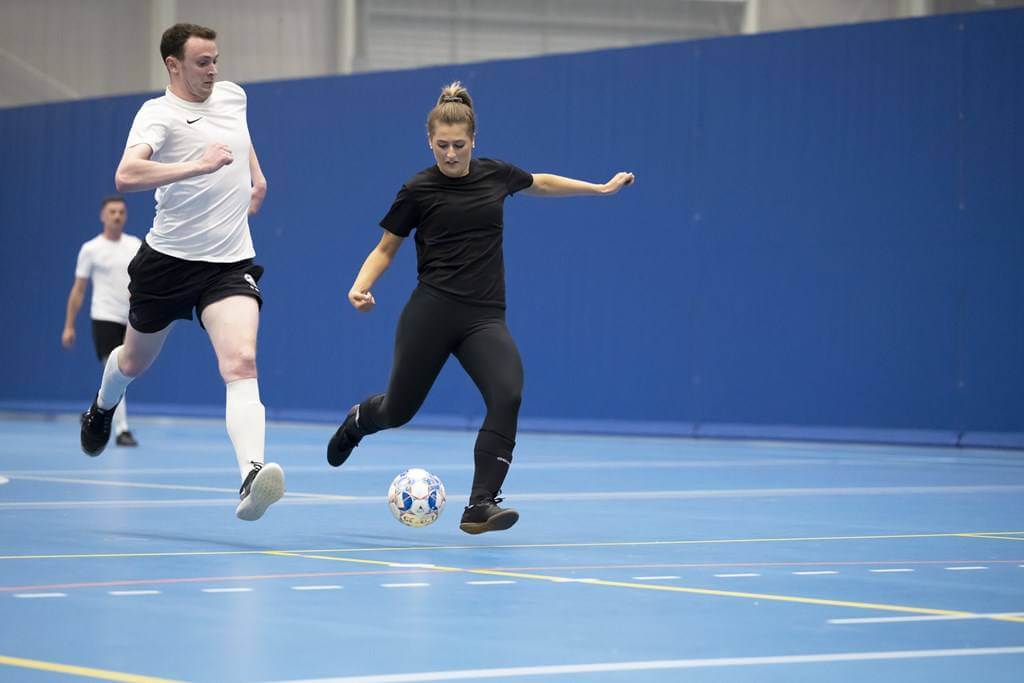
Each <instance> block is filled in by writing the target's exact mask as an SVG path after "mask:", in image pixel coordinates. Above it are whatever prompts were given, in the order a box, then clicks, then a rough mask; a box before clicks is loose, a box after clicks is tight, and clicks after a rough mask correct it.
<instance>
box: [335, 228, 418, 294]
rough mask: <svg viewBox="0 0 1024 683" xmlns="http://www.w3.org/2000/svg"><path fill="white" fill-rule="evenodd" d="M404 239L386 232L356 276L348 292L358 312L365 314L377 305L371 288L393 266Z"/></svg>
mask: <svg viewBox="0 0 1024 683" xmlns="http://www.w3.org/2000/svg"><path fill="white" fill-rule="evenodd" d="M403 239H405V238H404V237H399V236H398V235H396V234H394V233H392V232H388V231H387V230H385V231H384V236H383V237H381V238H380V242H378V243H377V246H376V247H374V248H373V251H371V252H370V255H369V256H367V257H366V260H365V261H363V266H362V267H361V268H360V269H359V274H358V275H356V281H355V282H353V283H352V289H350V290H349V292H348V300H349V302H350V303H351V304H352V305H353V306H354V307H355V309H356V310H357V311H361V312H363V313H365V312H367V311H369V310H370V309H372V308H373V305H374V304H375V303H377V301H376V300H375V299H374V298H373V294H372V293H370V288H371V287H373V285H374V283H376V282H377V279H378V278H379V277H380V276H381V275H382V274H383V273H384V271H385V270H387V269H388V266H390V265H391V260H392V259H393V258H394V257H395V254H397V253H398V248H399V247H400V246H402V240H403Z"/></svg>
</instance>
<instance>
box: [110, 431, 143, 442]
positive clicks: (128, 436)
mask: <svg viewBox="0 0 1024 683" xmlns="http://www.w3.org/2000/svg"><path fill="white" fill-rule="evenodd" d="M114 443H116V444H117V445H118V446H138V445H139V442H138V441H136V440H135V437H134V436H132V433H131V432H130V431H128V430H127V429H126V430H124V431H123V432H121V433H120V434H118V435H117V438H116V439H114Z"/></svg>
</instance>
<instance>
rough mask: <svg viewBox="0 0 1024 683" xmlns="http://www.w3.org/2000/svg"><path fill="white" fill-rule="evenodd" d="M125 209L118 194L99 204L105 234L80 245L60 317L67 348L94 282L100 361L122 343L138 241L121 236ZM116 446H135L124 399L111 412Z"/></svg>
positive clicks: (92, 311) (93, 315)
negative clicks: (130, 276)
mask: <svg viewBox="0 0 1024 683" xmlns="http://www.w3.org/2000/svg"><path fill="white" fill-rule="evenodd" d="M127 217H128V209H127V207H126V205H125V203H124V197H122V196H121V195H110V196H109V197H106V198H104V199H103V203H102V204H101V205H100V222H101V223H103V232H102V233H101V234H99V235H97V236H96V237H94V238H92V239H91V240H89V241H88V242H86V243H85V244H83V245H82V248H81V249H79V251H78V263H77V265H76V266H75V283H74V284H73V285H72V286H71V293H70V294H69V295H68V307H67V315H66V317H65V318H64V332H63V334H61V343H62V344H63V345H64V348H66V349H70V348H71V347H73V346H74V345H75V318H76V317H77V316H78V311H79V309H81V308H82V302H83V301H84V300H85V289H86V287H88V285H89V280H92V305H91V306H90V317H91V318H92V342H93V346H95V347H96V357H97V358H99V360H100V362H101V363H104V364H105V363H106V362H107V356H109V355H110V352H111V351H113V350H114V349H115V348H117V347H118V346H120V345H121V344H122V343H123V342H124V334H125V331H126V329H127V327H126V326H127V325H128V264H129V263H131V260H132V259H133V258H134V257H135V254H136V253H137V252H138V251H139V245H141V244H142V241H141V240H140V239H139V238H138V237H135V236H133V235H128V234H125V232H124V223H125V220H127ZM113 431H114V434H116V435H117V438H116V439H115V440H114V442H115V443H116V444H117V445H118V446H138V445H139V444H138V442H137V441H136V440H135V437H134V436H133V435H132V433H131V431H130V430H129V429H128V413H127V410H126V407H125V400H124V399H123V398H122V399H121V402H120V403H119V404H117V409H116V410H115V411H114V419H113Z"/></svg>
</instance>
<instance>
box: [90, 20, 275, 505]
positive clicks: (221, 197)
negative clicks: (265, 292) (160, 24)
mask: <svg viewBox="0 0 1024 683" xmlns="http://www.w3.org/2000/svg"><path fill="white" fill-rule="evenodd" d="M216 37H217V34H216V32H215V31H213V30H212V29H209V28H206V27H203V26H196V25H194V24H176V25H174V26H172V27H171V28H169V29H167V30H166V31H165V32H164V34H163V37H162V38H161V40H160V54H161V56H162V57H163V61H164V66H165V67H166V68H167V72H168V75H169V77H170V85H169V86H168V87H167V90H166V92H165V93H164V94H163V96H161V97H157V98H155V99H151V100H148V101H147V102H145V103H144V104H143V105H142V108H141V109H139V112H138V114H136V115H135V121H134V122H133V123H132V128H131V131H130V132H129V133H128V142H127V144H126V145H125V151H124V156H123V157H122V158H121V163H120V164H119V165H118V167H117V173H116V175H115V177H114V181H115V184H116V185H117V189H118V190H119V191H121V192H138V191H142V190H152V189H155V190H156V216H155V218H154V220H153V228H152V229H151V230H150V231H149V233H148V234H147V235H146V241H145V243H143V245H142V246H141V248H140V249H139V253H138V255H137V256H136V257H135V259H134V260H133V261H132V263H131V266H130V267H129V269H128V274H129V276H130V277H131V282H130V284H129V287H128V289H129V292H130V294H131V296H130V310H129V313H128V332H127V334H126V335H125V340H124V344H123V345H122V346H119V347H117V348H116V349H114V350H113V351H111V353H110V356H109V358H108V359H107V364H106V367H105V368H104V371H103V381H102V383H101V385H100V389H99V392H98V393H97V395H96V399H95V400H94V401H93V403H92V405H91V406H90V407H89V410H87V411H86V412H85V413H84V414H83V416H82V450H83V451H85V453H86V454H87V455H91V456H96V455H99V454H100V453H101V452H102V451H103V449H104V447H105V446H106V444H107V442H108V441H109V440H110V430H111V420H112V418H113V414H114V411H115V408H116V407H117V404H118V402H119V401H120V400H121V399H122V397H123V396H124V391H125V388H126V387H127V386H128V384H129V383H130V382H131V381H132V380H134V379H135V378H136V377H138V376H139V375H141V374H142V373H143V372H145V371H146V369H147V368H149V366H150V365H151V364H152V363H153V361H154V360H155V359H156V357H157V355H159V353H160V349H161V348H162V347H163V344H164V341H165V340H166V339H167V335H168V334H169V333H170V331H171V327H172V326H173V324H174V321H176V320H192V312H193V310H195V312H196V315H197V317H198V318H199V324H200V325H201V326H202V327H203V328H205V329H206V332H207V334H208V335H209V337H210V342H211V343H212V344H213V350H214V353H215V354H216V356H217V365H218V368H219V370H220V375H221V377H222V379H223V380H224V383H225V385H226V387H227V397H226V402H227V408H226V411H225V418H226V423H227V432H228V436H229V437H230V438H231V443H232V445H233V446H234V449H235V456H236V459H237V461H238V468H239V474H240V476H241V480H242V486H241V488H240V489H239V498H240V502H239V504H238V507H237V508H236V510H235V514H236V515H237V516H238V518H239V519H243V520H247V521H251V520H255V519H259V518H260V517H262V516H263V513H264V512H265V511H266V509H267V507H269V506H270V505H272V504H273V503H275V502H277V501H278V500H280V498H281V496H283V495H284V471H283V470H282V469H281V466H280V465H277V464H276V463H264V461H263V448H264V436H265V433H266V426H265V411H264V408H263V404H262V403H261V402H260V393H259V384H258V382H257V379H256V332H257V329H258V328H259V311H260V306H261V305H262V303H263V299H262V294H261V293H260V289H259V287H258V286H257V284H256V283H257V282H258V281H259V279H260V276H261V275H262V274H263V268H262V266H258V265H256V264H255V263H253V257H254V256H255V251H254V250H253V245H252V238H251V236H250V234H249V216H250V215H251V214H254V213H256V212H257V211H258V210H259V208H260V205H261V204H262V203H263V199H264V197H265V196H266V193H267V181H266V178H264V176H263V171H262V170H261V169H260V164H259V161H258V159H257V158H256V152H255V150H254V149H253V147H252V142H251V140H250V138H249V127H248V124H247V122H246V95H245V91H244V90H242V88H240V87H239V86H238V85H236V84H234V83H229V82H226V81H224V82H220V83H218V82H216V79H217V58H218V56H219V53H218V51H217V44H216V43H215V42H214V40H215V39H216Z"/></svg>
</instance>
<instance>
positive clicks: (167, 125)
mask: <svg viewBox="0 0 1024 683" xmlns="http://www.w3.org/2000/svg"><path fill="white" fill-rule="evenodd" d="M245 108H246V96H245V91H244V90H242V88H241V87H239V86H238V85H236V84H235V83H231V82H229V81H220V82H219V83H216V84H214V86H213V92H212V93H211V94H210V97H208V98H207V99H206V101H205V102H188V101H186V100H183V99H181V98H180V97H178V96H176V95H174V94H173V93H171V91H170V89H169V88H168V89H167V91H166V92H165V93H164V95H163V97H157V98H154V99H152V100H148V101H146V102H145V103H144V104H143V105H142V108H141V109H139V113H138V114H136V115H135V121H134V122H133V123H132V129H131V132H130V133H128V143H127V145H126V147H134V146H135V145H139V144H147V145H149V147H150V149H152V150H153V154H152V155H151V156H150V159H151V160H152V161H159V162H163V163H177V162H181V161H192V160H194V159H198V158H200V157H202V156H203V151H204V150H205V149H206V147H207V146H208V145H210V144H211V143H214V142H219V143H223V144H225V145H227V146H228V147H230V148H231V152H232V154H233V156H234V161H233V162H232V163H230V164H228V165H227V166H223V167H221V168H219V169H217V170H216V171H214V172H213V173H207V174H205V175H197V176H193V177H192V178H186V179H185V180H179V181H178V182H176V183H171V184H170V185H163V186H161V187H158V188H157V189H156V217H155V218H154V219H153V228H152V229H151V230H150V231H149V233H148V234H147V235H146V242H147V243H148V244H149V246H151V247H152V248H153V249H156V250H157V251H159V252H161V253H163V254H167V255H168V256H174V257H176V258H180V259H185V260H188V261H212V262H216V263H231V262H233V261H241V260H242V259H247V258H252V257H253V256H255V255H256V252H255V250H254V249H253V246H252V236H251V235H250V234H249V198H250V196H251V193H252V178H251V176H250V174H249V151H250V148H251V147H252V141H251V140H250V138H249V126H248V124H247V123H246V118H245Z"/></svg>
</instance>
